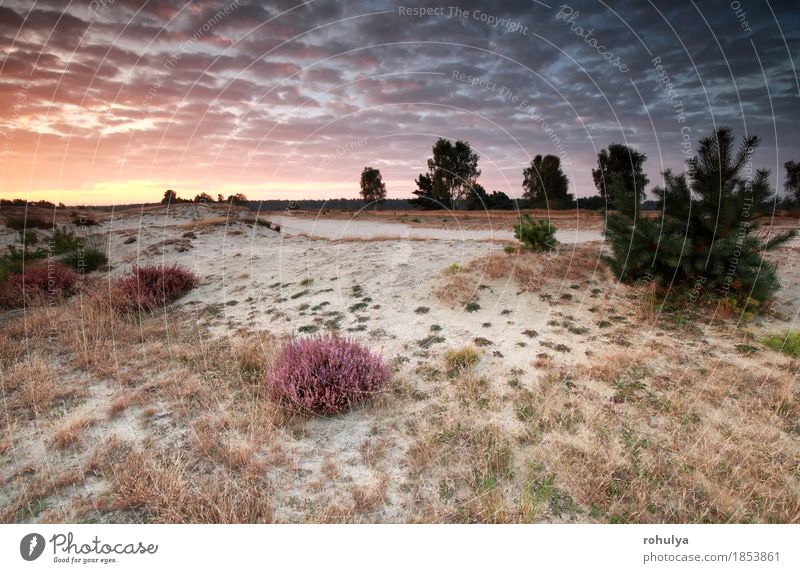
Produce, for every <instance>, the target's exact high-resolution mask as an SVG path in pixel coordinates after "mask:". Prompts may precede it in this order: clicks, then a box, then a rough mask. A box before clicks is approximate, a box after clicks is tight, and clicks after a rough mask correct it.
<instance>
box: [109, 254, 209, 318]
mask: <svg viewBox="0 0 800 573" xmlns="http://www.w3.org/2000/svg"><path fill="white" fill-rule="evenodd" d="M198 282H199V279H198V277H197V275H195V274H194V273H193V272H192V271H190V270H188V269H185V268H183V267H181V266H179V265H163V266H162V265H144V266H137V267H133V268H132V269H131V270H130V272H129V273H128V274H126V275H125V276H123V277H120V278H118V279H117V280H116V281H114V283H113V285H112V287H111V299H112V303H113V304H114V306H116V307H117V308H120V309H123V310H130V311H138V310H143V311H149V310H155V309H157V308H162V307H164V306H166V305H168V304H170V303H171V302H174V301H176V300H177V299H179V298H180V297H182V296H183V295H185V294H186V293H187V292H189V291H190V290H192V289H193V288H194V287H196V286H197V283H198Z"/></svg>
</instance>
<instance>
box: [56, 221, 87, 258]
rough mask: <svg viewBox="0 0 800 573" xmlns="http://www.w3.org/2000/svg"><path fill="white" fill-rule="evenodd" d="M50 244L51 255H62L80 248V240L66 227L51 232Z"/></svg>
mask: <svg viewBox="0 0 800 573" xmlns="http://www.w3.org/2000/svg"><path fill="white" fill-rule="evenodd" d="M50 244H51V246H52V249H53V254H56V255H63V254H64V253H68V252H70V251H74V250H76V249H77V248H78V247H79V246H80V239H78V237H76V236H75V233H73V232H72V231H70V230H69V229H67V228H66V227H59V228H57V229H56V230H55V231H53V236H52V237H51V238H50Z"/></svg>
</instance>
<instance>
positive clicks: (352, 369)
mask: <svg viewBox="0 0 800 573" xmlns="http://www.w3.org/2000/svg"><path fill="white" fill-rule="evenodd" d="M388 381H389V367H388V365H387V364H386V363H385V362H384V361H383V359H382V358H381V357H380V356H378V355H376V354H373V353H372V352H370V350H369V349H367V348H365V347H364V346H361V345H360V344H358V343H356V342H354V341H351V340H347V339H342V338H337V337H334V336H332V335H325V336H319V337H310V338H298V339H295V340H292V341H290V342H288V343H286V345H285V346H284V347H283V349H282V351H281V353H280V355H279V356H278V359H277V360H276V362H275V365H274V366H273V368H272V370H271V371H270V373H269V374H268V376H267V383H268V385H269V387H270V389H271V390H272V392H273V393H274V395H275V396H277V397H278V399H279V400H281V401H282V402H284V403H286V404H288V405H291V406H294V407H296V408H298V409H300V410H303V411H308V412H316V413H321V414H333V413H336V412H341V411H342V410H345V409H347V408H349V407H351V406H352V405H353V404H355V403H356V402H358V401H360V400H363V399H366V398H369V397H370V396H373V395H374V394H375V393H377V392H378V391H380V390H381V389H382V388H383V387H384V386H386V384H387V383H388Z"/></svg>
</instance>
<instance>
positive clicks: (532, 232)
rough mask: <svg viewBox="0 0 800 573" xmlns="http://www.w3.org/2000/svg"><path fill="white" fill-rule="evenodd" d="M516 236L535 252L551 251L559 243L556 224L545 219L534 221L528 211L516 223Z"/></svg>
mask: <svg viewBox="0 0 800 573" xmlns="http://www.w3.org/2000/svg"><path fill="white" fill-rule="evenodd" d="M514 236H515V237H516V238H517V240H519V242H520V243H522V244H523V245H525V246H526V247H528V248H530V249H531V250H532V251H534V252H541V251H550V250H552V249H554V248H555V246H556V244H557V241H556V227H555V225H553V224H552V223H551V222H550V221H547V220H545V219H540V220H538V221H534V220H533V219H531V216H530V215H528V214H527V213H526V214H525V215H523V217H522V219H521V220H520V222H519V223H518V224H516V225H514Z"/></svg>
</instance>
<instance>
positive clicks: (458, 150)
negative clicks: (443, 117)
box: [428, 138, 481, 204]
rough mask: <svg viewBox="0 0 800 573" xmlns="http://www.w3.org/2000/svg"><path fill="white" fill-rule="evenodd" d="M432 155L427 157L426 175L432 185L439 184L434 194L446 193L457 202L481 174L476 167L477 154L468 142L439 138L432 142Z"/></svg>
mask: <svg viewBox="0 0 800 573" xmlns="http://www.w3.org/2000/svg"><path fill="white" fill-rule="evenodd" d="M432 151H433V157H431V158H430V159H428V176H429V177H430V178H431V179H432V180H433V185H434V187H436V186H437V185H438V186H439V188H440V189H439V191H438V192H435V193H434V195H442V196H444V195H447V197H448V198H449V199H450V201H451V202H453V203H455V204H458V203H459V202H460V201H461V200H462V199H464V197H465V196H466V195H467V193H468V192H469V190H470V189H472V188H473V187H474V185H475V182H476V181H477V179H478V177H479V176H480V174H481V170H480V169H478V155H477V154H476V153H474V152H473V151H472V148H471V147H470V145H469V143H468V142H466V141H461V140H458V141H456V142H455V143H452V142H450V141H449V140H447V139H444V138H440V139H438V140H437V141H436V143H434V144H433V150H432Z"/></svg>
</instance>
